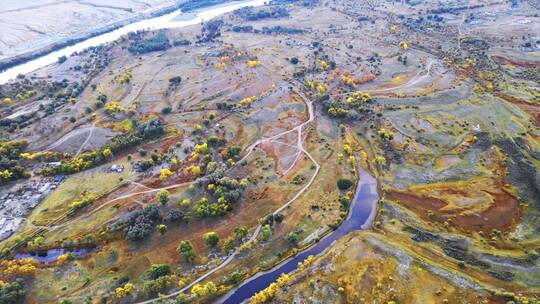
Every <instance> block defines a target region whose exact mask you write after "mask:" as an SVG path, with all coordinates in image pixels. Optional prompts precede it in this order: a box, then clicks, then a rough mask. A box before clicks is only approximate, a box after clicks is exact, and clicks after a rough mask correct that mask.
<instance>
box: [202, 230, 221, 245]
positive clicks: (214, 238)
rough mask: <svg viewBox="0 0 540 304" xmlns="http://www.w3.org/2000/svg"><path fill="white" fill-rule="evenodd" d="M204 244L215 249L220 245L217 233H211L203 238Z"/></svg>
mask: <svg viewBox="0 0 540 304" xmlns="http://www.w3.org/2000/svg"><path fill="white" fill-rule="evenodd" d="M203 241H204V243H205V244H206V245H207V246H209V247H215V246H216V245H217V244H218V243H219V236H218V234H217V233H215V232H213V231H211V232H208V233H206V234H205V235H204V236H203Z"/></svg>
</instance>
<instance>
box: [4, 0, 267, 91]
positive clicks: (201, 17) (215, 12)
mask: <svg viewBox="0 0 540 304" xmlns="http://www.w3.org/2000/svg"><path fill="white" fill-rule="evenodd" d="M267 1H268V0H251V1H241V2H233V3H227V4H223V5H218V6H213V7H209V8H204V9H200V10H197V11H194V12H189V13H186V14H182V12H181V11H180V10H176V11H174V12H172V13H169V14H165V15H162V16H159V17H154V18H149V19H144V20H141V21H137V22H134V23H131V24H127V25H125V26H122V27H119V28H117V29H115V30H113V31H110V32H107V33H104V34H101V35H98V36H95V37H92V38H88V39H86V40H83V41H81V42H78V43H75V44H73V45H71V46H67V47H65V48H63V49H60V50H57V51H53V52H51V53H48V54H46V55H43V56H40V57H37V58H34V59H31V60H29V61H27V62H25V63H22V64H19V65H16V66H14V67H12V68H9V69H7V70H5V71H3V72H2V73H0V84H4V83H6V82H8V81H9V80H11V79H14V78H15V77H17V75H19V74H28V73H30V72H33V71H35V70H37V69H40V68H43V67H45V66H48V65H50V64H53V63H55V62H57V61H58V57H61V56H70V55H71V54H73V53H74V52H80V51H82V50H84V49H86V48H88V47H92V46H98V45H100V44H103V43H108V42H111V41H114V40H116V39H118V38H120V37H121V36H122V35H125V34H127V33H129V32H133V31H138V30H146V29H151V30H156V29H166V28H179V27H186V26H190V25H194V24H199V23H201V22H203V21H207V20H210V19H212V18H215V17H217V16H220V15H222V14H225V13H228V12H232V11H234V10H237V9H239V8H242V7H246V6H262V5H264V4H265V2H267Z"/></svg>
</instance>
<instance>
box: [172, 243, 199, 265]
mask: <svg viewBox="0 0 540 304" xmlns="http://www.w3.org/2000/svg"><path fill="white" fill-rule="evenodd" d="M176 251H177V252H178V253H180V254H181V255H182V257H183V258H184V260H185V261H186V262H188V263H193V262H194V261H195V259H196V258H197V253H196V252H195V249H194V248H193V244H191V242H190V241H182V242H180V245H178V247H177V248H176Z"/></svg>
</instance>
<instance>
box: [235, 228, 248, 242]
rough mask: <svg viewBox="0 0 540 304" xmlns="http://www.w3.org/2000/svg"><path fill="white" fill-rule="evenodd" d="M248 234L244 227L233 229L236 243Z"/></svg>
mask: <svg viewBox="0 0 540 304" xmlns="http://www.w3.org/2000/svg"><path fill="white" fill-rule="evenodd" d="M248 233H249V231H248V230H247V228H246V226H239V227H236V228H234V238H235V239H236V240H238V241H239V240H241V239H243V238H245V237H246V236H247V235H248Z"/></svg>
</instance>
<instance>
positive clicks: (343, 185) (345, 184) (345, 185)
mask: <svg viewBox="0 0 540 304" xmlns="http://www.w3.org/2000/svg"><path fill="white" fill-rule="evenodd" d="M352 185H353V182H352V181H351V180H350V179H346V178H340V179H338V181H337V186H338V188H339V190H342V191H344V190H347V189H349V188H351V187H352Z"/></svg>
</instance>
